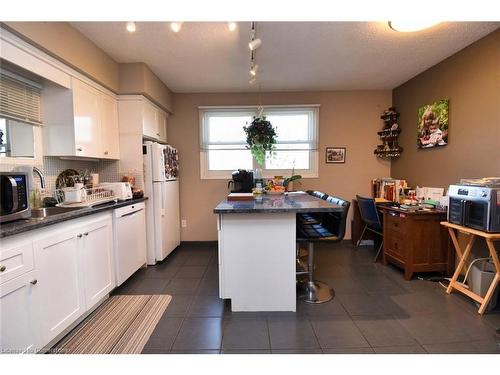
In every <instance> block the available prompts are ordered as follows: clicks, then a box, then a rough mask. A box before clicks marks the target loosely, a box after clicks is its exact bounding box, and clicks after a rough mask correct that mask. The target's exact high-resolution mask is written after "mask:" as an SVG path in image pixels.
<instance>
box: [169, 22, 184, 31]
mask: <svg viewBox="0 0 500 375" xmlns="http://www.w3.org/2000/svg"><path fill="white" fill-rule="evenodd" d="M183 23H184V22H172V23H170V29H172V31H173V32H174V33H178V32H179V31H181V28H182V24H183Z"/></svg>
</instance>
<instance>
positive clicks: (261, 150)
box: [243, 116, 276, 165]
mask: <svg viewBox="0 0 500 375" xmlns="http://www.w3.org/2000/svg"><path fill="white" fill-rule="evenodd" d="M243 130H245V133H246V135H247V148H248V149H250V151H251V152H252V155H253V157H254V158H255V160H257V163H258V164H259V165H264V162H265V160H266V155H267V153H268V152H269V153H271V155H272V152H273V151H274V149H275V148H276V146H275V145H276V131H275V130H274V128H273V127H272V125H271V122H270V121H267V120H266V116H254V117H253V120H252V122H251V123H250V125H249V126H244V127H243Z"/></svg>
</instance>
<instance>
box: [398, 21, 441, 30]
mask: <svg viewBox="0 0 500 375" xmlns="http://www.w3.org/2000/svg"><path fill="white" fill-rule="evenodd" d="M438 23H439V21H432V20H404V21H389V22H388V24H389V27H390V28H391V29H393V30H394V31H399V32H402V33H412V32H415V31H420V30H424V29H428V28H429V27H432V26H435V25H437V24H438Z"/></svg>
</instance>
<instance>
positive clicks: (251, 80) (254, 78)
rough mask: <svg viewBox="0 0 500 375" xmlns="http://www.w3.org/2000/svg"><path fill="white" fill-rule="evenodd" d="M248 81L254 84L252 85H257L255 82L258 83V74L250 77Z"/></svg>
mask: <svg viewBox="0 0 500 375" xmlns="http://www.w3.org/2000/svg"><path fill="white" fill-rule="evenodd" d="M248 83H249V84H250V85H252V86H253V85H255V84H256V83H257V77H256V76H253V77H252V78H250V79H249V80H248Z"/></svg>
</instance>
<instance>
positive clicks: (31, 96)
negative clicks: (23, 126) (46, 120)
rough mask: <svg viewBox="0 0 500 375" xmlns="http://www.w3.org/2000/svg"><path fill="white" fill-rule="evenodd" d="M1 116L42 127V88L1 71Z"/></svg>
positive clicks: (22, 78)
mask: <svg viewBox="0 0 500 375" xmlns="http://www.w3.org/2000/svg"><path fill="white" fill-rule="evenodd" d="M0 116H3V117H6V118H8V119H11V120H17V121H21V122H26V123H29V124H34V125H41V124H42V111H41V86H39V85H38V84H36V83H35V82H31V81H30V80H28V79H25V78H24V77H21V76H18V75H16V74H14V73H11V72H9V71H6V70H4V69H2V70H1V71H0Z"/></svg>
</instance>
